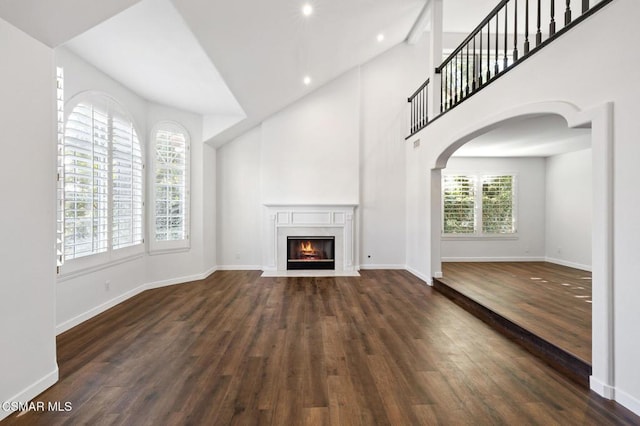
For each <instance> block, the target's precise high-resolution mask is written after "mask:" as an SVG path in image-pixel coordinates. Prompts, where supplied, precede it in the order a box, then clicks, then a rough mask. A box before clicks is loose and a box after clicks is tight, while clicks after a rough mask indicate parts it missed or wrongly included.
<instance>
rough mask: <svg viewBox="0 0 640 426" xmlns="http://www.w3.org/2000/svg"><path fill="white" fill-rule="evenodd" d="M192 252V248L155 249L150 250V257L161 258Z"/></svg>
mask: <svg viewBox="0 0 640 426" xmlns="http://www.w3.org/2000/svg"><path fill="white" fill-rule="evenodd" d="M190 250H191V247H175V248H154V249H153V250H149V252H148V253H149V256H160V255H163V254H174V253H185V252H188V251H190Z"/></svg>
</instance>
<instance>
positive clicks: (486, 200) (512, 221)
mask: <svg viewBox="0 0 640 426" xmlns="http://www.w3.org/2000/svg"><path fill="white" fill-rule="evenodd" d="M515 182H516V181H515V176H514V175H510V174H495V175H491V174H471V173H469V174H450V175H443V176H442V232H443V234H445V235H463V236H464V235H467V236H492V235H493V236H495V235H508V234H511V235H512V234H515V233H516V215H515V205H516V204H515V200H516V192H515V189H516V185H515Z"/></svg>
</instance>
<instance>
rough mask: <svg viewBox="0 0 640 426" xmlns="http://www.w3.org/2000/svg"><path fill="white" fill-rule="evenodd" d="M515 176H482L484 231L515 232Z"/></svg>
mask: <svg viewBox="0 0 640 426" xmlns="http://www.w3.org/2000/svg"><path fill="white" fill-rule="evenodd" d="M513 194H514V178H513V176H483V177H482V232H483V233H485V234H513V233H514V232H515V220H514V216H513V205H514V196H513Z"/></svg>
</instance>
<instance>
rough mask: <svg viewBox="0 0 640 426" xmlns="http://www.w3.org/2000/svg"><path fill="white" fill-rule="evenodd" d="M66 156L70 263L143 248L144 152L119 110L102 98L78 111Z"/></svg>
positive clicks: (66, 246) (70, 120) (66, 236)
mask: <svg viewBox="0 0 640 426" xmlns="http://www.w3.org/2000/svg"><path fill="white" fill-rule="evenodd" d="M63 155H64V191H63V197H62V200H64V202H63V204H64V227H65V233H64V254H65V258H66V259H74V258H77V257H81V256H87V255H91V254H95V253H101V252H105V251H107V250H109V249H110V248H113V249H118V248H120V247H126V246H131V245H135V244H140V243H142V215H143V209H142V197H143V193H142V189H143V186H142V179H143V175H142V150H141V147H140V143H139V141H138V137H137V135H136V132H135V129H134V127H133V123H132V122H131V120H130V119H128V118H126V116H125V114H123V113H122V111H121V109H120V108H119V107H118V105H117V104H114V103H113V102H112V101H110V100H108V99H107V98H106V97H100V96H98V97H95V98H92V100H91V102H82V103H79V104H78V105H76V107H75V108H74V109H73V111H72V112H71V114H70V115H69V117H68V119H67V122H66V125H65V133H64V148H63Z"/></svg>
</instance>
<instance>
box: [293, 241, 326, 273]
mask: <svg viewBox="0 0 640 426" xmlns="http://www.w3.org/2000/svg"><path fill="white" fill-rule="evenodd" d="M335 246H336V242H335V237H320V236H316V237H298V236H296V237H287V269H289V270H299V269H330V270H334V269H335V268H336V261H335Z"/></svg>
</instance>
